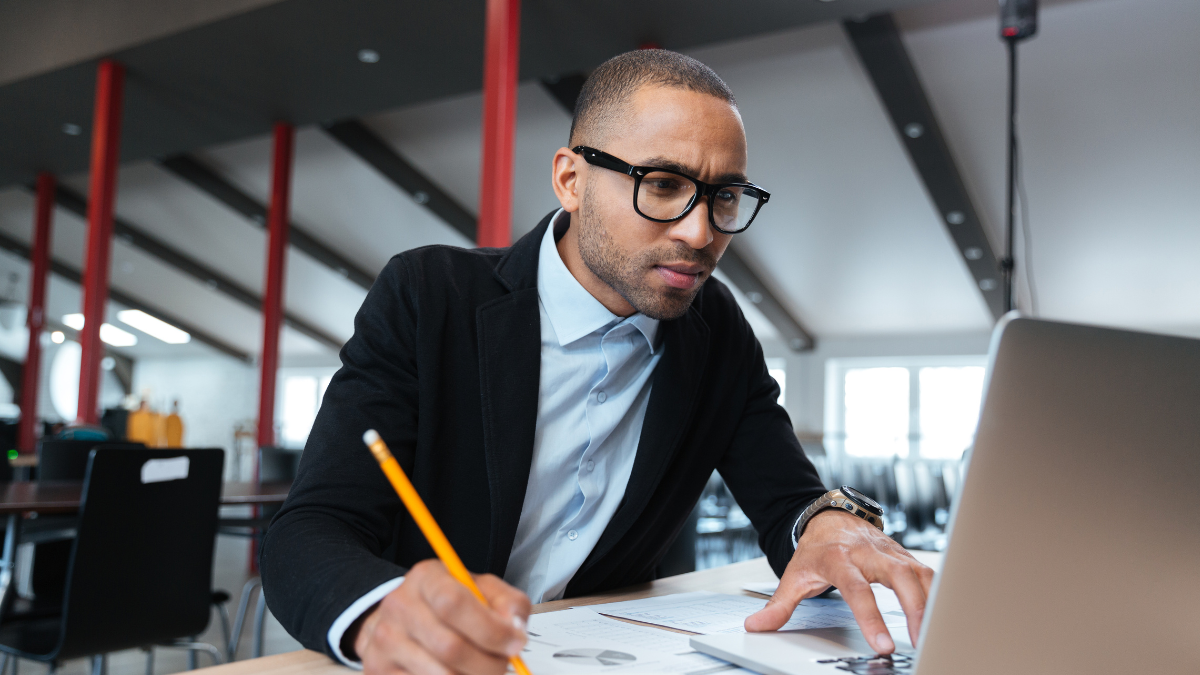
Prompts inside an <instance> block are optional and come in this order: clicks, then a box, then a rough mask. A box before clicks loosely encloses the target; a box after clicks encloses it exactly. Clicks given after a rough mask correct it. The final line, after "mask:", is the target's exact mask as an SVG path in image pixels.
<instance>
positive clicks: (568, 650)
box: [521, 607, 754, 675]
mask: <svg viewBox="0 0 1200 675" xmlns="http://www.w3.org/2000/svg"><path fill="white" fill-rule="evenodd" d="M521 658H522V659H524V661H525V664H526V665H528V666H529V670H530V671H532V672H534V673H537V674H538V675H554V674H557V673H564V674H567V675H570V674H572V673H595V672H597V671H604V672H605V673H609V672H616V671H620V672H621V673H678V674H679V675H717V674H718V673H719V674H720V675H754V673H752V672H751V671H748V670H744V669H742V668H739V667H738V666H735V665H733V664H731V663H728V662H726V661H721V660H720V659H715V658H713V657H711V656H707V655H705V654H701V653H700V652H698V651H696V650H695V649H693V648H692V647H691V646H690V645H689V644H688V636H687V635H683V634H682V633H673V632H670V631H665V630H662V629H659V628H650V627H648V626H636V625H634V624H630V623H625V622H624V621H617V620H616V619H610V618H608V617H605V616H600V615H599V614H597V613H595V612H593V611H591V610H589V609H587V608H585V607H577V608H574V609H568V610H564V611H561V612H546V613H544V614H534V615H532V616H530V617H529V642H528V643H527V644H526V645H525V650H524V651H523V652H522V653H521Z"/></svg>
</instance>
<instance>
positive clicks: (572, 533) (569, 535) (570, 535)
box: [567, 530, 579, 541]
mask: <svg viewBox="0 0 1200 675" xmlns="http://www.w3.org/2000/svg"><path fill="white" fill-rule="evenodd" d="M578 538H579V533H578V532H576V531H575V530H571V531H570V532H568V533H567V539H570V540H571V541H575V540H576V539H578Z"/></svg>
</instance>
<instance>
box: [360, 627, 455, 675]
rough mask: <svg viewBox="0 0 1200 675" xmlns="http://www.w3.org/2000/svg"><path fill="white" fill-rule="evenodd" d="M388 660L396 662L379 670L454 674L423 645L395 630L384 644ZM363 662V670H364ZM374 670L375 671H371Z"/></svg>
mask: <svg viewBox="0 0 1200 675" xmlns="http://www.w3.org/2000/svg"><path fill="white" fill-rule="evenodd" d="M386 650H387V655H388V661H390V662H391V663H394V664H396V667H394V668H393V669H391V670H388V671H380V672H388V673H394V672H397V671H400V672H408V673H412V675H454V671H452V670H451V669H450V668H448V667H447V666H446V665H445V664H444V663H441V662H439V661H438V659H437V658H436V657H434V655H433V654H430V653H429V652H428V651H427V650H425V648H424V647H422V646H421V645H420V644H419V643H417V642H416V641H414V640H410V639H409V638H408V637H407V636H405V635H403V634H402V633H401V632H399V631H397V632H396V635H395V637H393V638H392V639H391V640H389V641H388V642H387V645H386ZM366 666H367V664H366V662H365V661H364V662H363V670H364V671H365V670H366ZM372 672H376V671H372Z"/></svg>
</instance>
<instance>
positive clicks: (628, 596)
mask: <svg viewBox="0 0 1200 675" xmlns="http://www.w3.org/2000/svg"><path fill="white" fill-rule="evenodd" d="M913 555H914V556H916V558H917V559H918V560H920V561H921V562H923V563H925V564H926V565H929V566H930V567H933V568H934V569H935V570H936V569H939V568H940V567H941V560H942V555H941V554H940V553H929V552H925V551H913ZM756 581H758V582H761V581H775V573H774V572H772V571H771V567H770V565H768V564H767V559H766V558H755V559H754V560H747V561H745V562H740V563H734V564H732V565H726V566H724V567H714V568H713V569H708V570H703V571H700V572H691V573H689V574H680V575H679V576H675V577H667V578H666V579H659V580H658V581H652V582H650V583H648V584H641V585H638V586H630V587H629V588H623V589H621V590H618V591H611V592H608V593H600V594H597V595H589V596H587V597H582V598H571V599H568V600H555V601H553V602H543V603H541V604H540V605H534V606H533V613H534V614H540V613H542V612H553V611H555V610H560V609H567V608H568V607H581V606H584V605H598V604H601V603H605V602H618V601H621V600H636V599H638V598H652V597H655V596H659V595H669V594H671V593H688V592H691V591H713V592H716V593H730V594H735V595H751V596H754V597H762V596H760V595H755V594H753V593H747V592H745V591H743V590H742V584H747V583H753V582H756ZM202 670H203V671H205V675H251V674H252V673H256V674H262V675H346V674H347V673H350V672H353V671H351V670H350V669H349V668H347V667H345V666H343V665H341V664H340V663H337V662H335V661H333V660H332V659H330V658H329V657H328V656H325V655H324V654H321V653H320V652H314V651H311V650H308V649H301V650H299V651H294V652H288V653H287V654H276V655H274V656H263V657H261V658H257V659H247V660H245V661H235V662H233V663H227V664H225V665H223V666H214V667H211V668H204V669H202Z"/></svg>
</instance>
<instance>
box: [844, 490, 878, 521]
mask: <svg viewBox="0 0 1200 675" xmlns="http://www.w3.org/2000/svg"><path fill="white" fill-rule="evenodd" d="M842 494H844V495H846V496H847V497H849V498H850V499H852V500H854V501H855V502H856V503H857V504H858V505H859V506H861V507H863V508H864V509H866V510H868V511H870V512H871V513H874V514H875V515H877V516H882V515H883V507H882V506H880V505H879V504H876V503H875V500H874V499H871V498H870V497H868V496H866V495H864V494H863V493H861V492H859V491H858V490H855V489H854V488H852V487H850V486H849V485H843V486H842Z"/></svg>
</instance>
